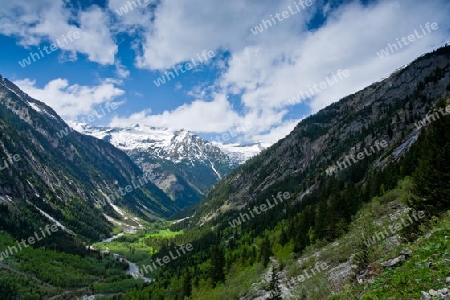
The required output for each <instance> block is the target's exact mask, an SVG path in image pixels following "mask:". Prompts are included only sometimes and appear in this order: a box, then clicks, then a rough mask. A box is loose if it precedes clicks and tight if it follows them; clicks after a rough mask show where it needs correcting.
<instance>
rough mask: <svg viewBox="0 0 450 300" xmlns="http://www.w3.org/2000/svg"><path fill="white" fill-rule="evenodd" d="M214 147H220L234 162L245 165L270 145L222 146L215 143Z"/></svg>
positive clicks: (234, 144) (231, 144) (237, 144)
mask: <svg viewBox="0 0 450 300" xmlns="http://www.w3.org/2000/svg"><path fill="white" fill-rule="evenodd" d="M213 145H215V146H217V147H219V148H220V149H221V150H222V151H223V152H224V153H225V154H227V155H228V157H230V159H231V160H232V161H234V162H237V163H239V164H243V163H245V162H246V161H247V160H249V159H250V158H252V157H253V156H256V155H258V154H259V153H260V152H261V151H263V150H264V149H266V148H268V147H270V144H263V143H252V144H246V145H241V144H239V143H227V144H222V143H217V142H214V143H213Z"/></svg>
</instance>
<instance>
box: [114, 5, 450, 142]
mask: <svg viewBox="0 0 450 300" xmlns="http://www.w3.org/2000/svg"><path fill="white" fill-rule="evenodd" d="M289 6H293V3H292V2H291V1H280V2H276V3H270V4H269V3H264V4H261V3H256V2H255V1H250V0H243V1H240V2H239V4H238V5H236V3H230V2H226V1H219V0H211V1H202V0H194V2H193V3H192V2H189V3H174V2H172V1H161V4H160V5H159V6H157V7H156V9H155V10H154V11H153V16H154V20H153V23H152V25H153V26H152V27H151V29H149V30H146V31H145V32H144V33H143V34H142V45H141V47H142V49H141V50H142V55H140V56H138V58H137V61H136V65H137V66H138V67H140V68H148V69H166V68H169V67H171V66H173V65H174V64H177V63H180V62H183V61H186V60H189V59H190V58H191V57H194V56H195V55H196V53H198V52H200V51H202V50H204V49H206V50H209V49H213V50H214V49H222V50H224V51H228V52H229V53H230V56H229V57H228V58H227V60H226V67H224V68H222V69H220V71H219V72H220V73H219V76H218V79H217V80H216V81H215V82H214V84H213V85H212V86H208V87H204V86H202V85H200V88H199V87H196V88H194V89H193V90H192V91H191V92H190V94H191V95H194V96H196V97H199V98H201V99H203V101H211V102H208V103H210V104H209V105H217V107H227V106H226V105H225V102H223V101H226V100H224V99H228V98H229V97H230V96H232V97H238V98H239V99H240V104H241V105H242V107H243V109H242V111H243V112H244V115H243V116H241V119H245V120H251V122H252V123H253V124H255V131H254V133H255V136H256V137H258V138H263V135H262V134H263V133H267V132H268V131H270V137H271V139H272V140H273V139H275V138H276V137H275V136H278V137H279V138H280V137H282V135H283V134H284V133H285V132H287V131H288V128H291V127H292V128H293V125H294V123H292V124H290V123H289V121H285V122H283V121H282V120H283V118H284V117H285V116H286V114H287V113H288V111H289V109H291V108H292V100H291V99H292V98H293V97H295V96H297V95H298V94H299V92H300V91H308V90H309V89H310V88H313V87H314V86H315V85H319V84H320V83H321V82H324V81H325V82H326V80H327V78H330V79H331V78H333V76H334V75H336V74H337V73H338V72H342V70H348V72H349V74H350V76H348V77H345V78H340V79H339V80H338V81H336V82H334V84H327V86H326V88H324V89H320V90H319V91H317V90H316V92H315V93H314V95H311V96H310V97H305V98H303V99H302V101H299V102H298V103H300V102H302V103H303V105H305V104H306V105H308V106H309V108H310V112H309V113H313V112H316V111H318V110H319V109H321V108H323V107H325V106H326V105H329V104H331V103H332V102H335V101H337V100H339V99H340V98H342V97H344V96H346V95H348V94H351V93H354V92H356V91H357V90H359V89H362V88H364V87H365V86H368V85H370V84H371V83H373V82H374V81H377V80H379V79H380V78H383V77H385V76H387V75H388V74H389V73H391V72H392V71H394V70H395V69H396V68H398V67H401V66H402V65H404V64H407V63H409V62H411V61H412V60H414V59H415V58H416V57H418V56H420V55H421V54H423V53H426V52H428V51H431V50H433V49H435V48H437V47H439V46H441V45H442V44H443V43H444V42H445V41H448V33H449V23H448V21H447V18H448V12H449V11H450V6H449V3H447V2H446V1H444V0H436V1H433V2H426V3H424V2H423V1H418V0H408V1H407V0H397V1H387V0H385V1H377V2H374V3H372V4H370V5H367V6H366V5H362V4H361V3H359V2H357V1H354V2H351V3H349V4H342V5H338V1H327V4H326V5H324V3H323V1H315V2H314V5H313V6H311V7H309V8H306V9H304V10H302V11H300V12H299V13H298V14H297V15H291V16H290V17H289V18H288V19H285V20H283V21H282V22H277V24H276V25H274V26H272V27H269V28H267V29H266V30H264V31H263V32H261V33H259V34H257V35H255V34H253V33H252V32H251V28H254V26H257V25H259V24H260V23H261V21H262V19H264V20H268V19H269V17H270V16H271V15H272V16H275V14H276V13H281V12H282V11H284V10H287V8H288V7H289ZM316 14H321V15H323V16H325V17H326V21H325V22H324V24H322V26H319V27H318V28H315V29H314V30H311V29H310V26H311V23H310V22H311V20H313V17H314V16H315V15H316ZM426 22H436V23H437V24H439V30H436V31H433V32H431V33H430V34H429V35H427V36H424V37H423V38H421V39H420V40H417V41H416V42H415V43H411V44H410V45H408V46H406V47H404V48H403V49H400V50H399V51H397V52H395V53H392V54H391V55H389V56H388V57H385V58H383V59H381V58H380V57H379V56H378V55H377V52H378V51H380V49H383V48H385V47H386V46H387V44H388V43H394V42H396V38H401V37H402V36H407V35H409V34H411V33H414V30H415V29H419V28H420V26H421V25H424V24H425V23H426ZM217 97H219V98H220V99H222V101H219V102H218V101H216V100H215V99H216V98H217ZM202 103H207V102H202ZM204 107H206V105H190V106H182V107H180V108H179V109H175V110H173V111H170V112H169V111H166V112H165V113H164V114H161V115H151V116H147V115H146V116H143V119H142V121H144V120H145V119H146V118H148V119H149V120H153V121H155V120H158V121H163V120H171V121H170V122H167V123H166V124H176V125H177V126H180V127H184V128H186V129H190V130H198V131H201V132H210V131H211V130H212V128H214V130H219V129H220V128H223V127H224V126H225V125H224V124H223V121H222V122H221V125H220V126H216V125H215V124H214V120H211V119H209V118H199V119H197V118H196V117H198V116H200V115H202V113H203V109H204ZM180 112H189V115H191V116H194V118H188V117H187V116H188V115H187V114H186V115H185V116H186V118H185V119H183V120H181V119H177V118H176V117H179V116H180ZM223 114H224V115H225V116H226V115H227V114H230V110H228V109H227V110H224V112H223ZM213 115H214V114H213ZM192 119H195V120H192ZM224 120H228V127H229V128H231V127H232V125H233V123H232V122H234V121H235V120H234V119H233V118H229V117H225V118H224ZM116 121H118V120H116ZM122 121H125V120H122ZM153 121H152V122H153ZM209 122H213V123H209ZM201 123H203V124H204V126H201ZM117 124H118V123H117ZM202 128H203V129H202Z"/></svg>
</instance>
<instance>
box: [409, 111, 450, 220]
mask: <svg viewBox="0 0 450 300" xmlns="http://www.w3.org/2000/svg"><path fill="white" fill-rule="evenodd" d="M442 105H443V104H442V103H441V106H442ZM421 144H422V145H423V147H421V151H422V152H421V154H420V158H419V163H418V166H417V169H416V171H415V173H414V175H413V182H414V192H415V194H416V195H417V197H416V198H414V199H413V200H411V202H410V205H411V206H412V207H413V208H415V209H416V210H426V211H429V212H431V213H433V214H435V213H439V212H440V211H442V210H443V209H446V208H449V207H450V163H449V161H450V116H446V117H441V119H439V120H437V121H435V122H432V123H431V124H430V125H429V128H428V130H427V131H426V132H425V136H424V138H423V140H422V143H421Z"/></svg>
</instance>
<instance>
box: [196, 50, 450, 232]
mask: <svg viewBox="0 0 450 300" xmlns="http://www.w3.org/2000/svg"><path fill="white" fill-rule="evenodd" d="M449 53H450V47H444V48H441V49H439V50H437V51H435V52H433V53H430V54H427V55H424V56H422V57H420V58H418V59H417V60H415V61H414V62H412V63H411V64H410V65H408V66H405V67H404V68H402V69H400V70H398V71H396V72H394V73H393V74H392V75H391V76H389V77H388V78H386V79H384V80H382V81H380V82H376V83H374V84H372V85H371V86H369V87H367V88H365V89H363V90H361V91H359V92H357V93H355V94H353V95H349V96H347V97H345V98H343V99H341V100H340V101H339V102H336V103H334V104H332V105H330V106H328V107H326V108H324V109H322V110H321V111H319V112H318V113H317V114H316V115H314V116H310V117H308V118H306V119H304V120H302V121H301V122H300V123H299V124H298V125H297V126H296V128H295V129H294V130H293V131H292V132H291V133H290V134H289V135H288V136H287V137H285V138H284V139H282V140H280V141H278V142H277V143H276V144H274V145H273V146H272V147H270V148H268V149H266V150H264V151H262V152H261V153H260V154H259V155H258V156H256V157H254V158H252V159H250V160H249V161H247V162H246V163H245V164H244V165H242V166H241V167H240V168H238V169H236V170H234V171H233V172H231V173H230V175H229V176H227V177H226V178H225V179H224V180H222V181H220V182H219V183H218V184H217V185H215V186H214V187H213V188H212V189H211V190H210V191H209V192H208V194H207V196H206V198H205V199H204V200H203V201H202V202H200V203H199V204H198V205H196V207H195V208H194V209H193V211H195V212H196V214H195V215H196V217H195V218H191V219H190V222H191V225H192V226H196V225H198V224H203V223H204V222H203V221H204V220H205V219H208V218H210V217H211V216H217V215H218V213H220V211H221V208H222V211H223V207H225V206H226V208H227V209H236V210H239V209H242V208H244V207H245V206H246V204H248V203H250V202H252V201H253V200H254V199H256V198H257V197H259V196H261V195H265V193H269V196H270V191H271V190H274V189H280V188H285V189H286V190H288V188H289V189H291V188H295V189H297V191H298V190H299V189H300V190H302V191H304V192H305V193H307V192H308V191H310V190H311V189H314V188H316V187H317V184H318V183H319V182H320V179H321V178H323V177H324V176H327V175H328V174H327V172H326V170H327V169H329V168H330V166H333V165H336V164H337V162H339V161H342V160H343V159H344V158H345V157H346V156H347V155H350V154H352V153H354V154H356V153H358V152H361V151H363V149H370V147H372V146H374V145H375V143H376V142H378V143H379V142H381V141H383V140H384V141H386V143H387V144H388V146H387V147H386V149H385V150H381V151H378V152H377V153H376V155H375V156H377V157H378V158H377V160H376V161H375V162H374V163H373V167H382V166H384V165H385V164H387V163H388V162H389V161H393V160H397V159H398V158H399V157H400V156H402V154H403V153H404V152H405V151H406V150H407V149H408V148H409V147H410V146H411V145H412V144H413V143H414V142H415V141H416V140H417V135H418V130H417V129H418V128H419V127H421V126H422V125H421V124H420V123H419V121H421V120H422V119H423V118H424V117H425V116H426V114H427V113H429V112H430V111H431V110H432V108H433V106H434V104H435V103H436V101H437V100H438V99H439V98H440V97H444V98H448V96H449V91H450V59H449V56H450V54H449ZM338 171H339V170H338ZM337 173H338V174H336V175H332V176H339V175H340V174H339V172H337ZM283 191H284V190H283ZM296 200H300V197H299V198H298V199H296Z"/></svg>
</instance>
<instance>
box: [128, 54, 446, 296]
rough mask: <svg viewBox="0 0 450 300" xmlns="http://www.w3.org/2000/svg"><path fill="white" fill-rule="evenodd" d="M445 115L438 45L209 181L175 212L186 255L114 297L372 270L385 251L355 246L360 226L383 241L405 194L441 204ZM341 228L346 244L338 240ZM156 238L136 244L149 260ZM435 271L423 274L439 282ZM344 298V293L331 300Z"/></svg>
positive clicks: (283, 289)
mask: <svg viewBox="0 0 450 300" xmlns="http://www.w3.org/2000/svg"><path fill="white" fill-rule="evenodd" d="M449 113H450V46H446V47H443V48H440V49H438V50H436V51H434V52H433V53H429V54H427V55H424V56H422V57H420V58H418V59H416V60H415V61H414V62H412V63H411V64H410V65H408V66H406V67H404V68H402V69H399V70H397V71H395V72H394V73H393V74H391V75H390V76H389V77H388V78H386V79H383V80H382V81H380V82H377V83H374V84H372V85H371V86H369V87H367V88H365V89H364V90H362V91H359V92H357V93H356V94H354V95H350V96H348V97H345V98H344V99H342V100H340V101H339V102H337V103H334V104H332V105H330V106H328V107H327V108H325V109H323V110H321V111H320V112H319V113H317V114H316V115H313V116H311V117H309V118H307V119H305V120H303V121H302V122H300V123H299V124H298V126H297V127H296V128H295V129H294V130H293V131H292V132H291V133H290V134H289V135H288V136H287V137H286V138H284V139H282V140H280V141H279V142H278V143H276V144H275V145H273V146H272V147H270V148H269V149H267V150H265V151H263V152H262V153H261V154H260V155H258V156H257V157H255V158H253V159H250V160H249V161H248V162H247V163H245V164H244V165H243V166H241V167H239V168H237V169H236V170H234V171H233V172H231V173H230V175H228V176H227V177H226V178H225V179H223V180H221V181H219V182H218V183H217V184H215V185H214V186H213V188H212V189H211V190H210V192H209V193H208V195H207V196H206V198H205V199H204V200H203V201H201V202H200V203H199V204H198V205H196V206H194V207H193V208H192V209H189V210H186V211H184V212H183V213H181V214H179V215H177V217H178V218H182V219H181V220H177V221H175V222H173V225H172V226H171V228H170V229H171V230H172V231H175V230H176V231H178V230H180V229H184V234H183V235H178V236H177V237H176V239H175V240H176V244H187V243H191V244H192V245H193V248H194V249H195V253H192V254H188V255H186V257H185V259H184V260H180V261H177V264H173V265H171V266H170V267H169V266H167V268H165V269H162V270H157V271H156V272H155V273H156V274H157V276H158V281H157V282H155V284H153V285H152V286H151V287H149V288H145V287H144V288H142V289H134V290H132V291H128V292H127V295H126V297H125V299H135V298H139V297H142V298H145V297H147V298H148V299H150V298H153V297H159V296H160V295H169V294H168V293H167V292H166V291H167V287H168V286H170V287H171V289H170V293H171V294H177V295H178V294H179V295H181V296H180V297H181V299H182V298H183V297H186V296H188V297H191V298H192V299H242V300H244V299H246V300H248V299H267V298H269V297H272V299H279V297H280V294H282V295H283V296H284V297H286V298H289V297H292V299H325V298H326V297H327V296H328V295H331V294H333V293H334V292H338V291H342V288H343V287H344V285H346V284H348V286H349V285H350V284H352V283H353V282H354V279H355V277H356V275H358V274H360V275H361V276H365V275H367V274H366V273H365V272H366V271H367V272H369V273H370V272H371V271H377V270H374V269H371V268H370V266H368V262H370V260H369V257H368V256H369V255H368V253H370V254H373V253H374V252H375V253H376V254H379V253H382V254H383V253H391V250H393V249H383V248H380V247H381V245H382V244H381V243H380V244H377V245H376V247H374V249H367V248H368V246H367V245H366V244H365V243H364V242H366V238H364V237H361V236H360V234H361V232H365V233H368V234H369V236H370V237H372V236H374V235H375V234H377V236H378V235H379V233H383V234H384V238H386V239H389V240H390V241H391V240H395V238H396V236H392V237H391V235H390V234H388V233H386V232H387V231H388V230H391V231H392V228H393V227H392V226H389V229H387V228H386V226H387V225H389V224H390V225H392V223H391V222H389V220H387V219H388V218H390V219H391V220H393V219H394V218H396V217H403V216H404V215H403V213H407V212H408V211H409V210H410V208H411V207H412V208H413V213H414V212H415V213H416V215H417V213H418V212H419V213H420V211H419V210H420V208H419V209H417V206H412V205H411V203H414V202H411V201H410V200H411V199H415V200H414V201H417V202H418V203H421V202H423V204H422V205H425V206H426V207H433V208H434V206H436V202H439V201H435V199H436V198H445V199H439V200H440V201H442V202H443V203H446V204H447V207H449V206H448V200H447V199H448V197H447V194H448V165H447V164H446V163H445V162H446V159H447V158H448V157H449V153H450V152H449V151H448V150H449V147H448V144H449V142H448V134H446V133H447V131H448V128H449V124H450V123H449ZM444 116H446V117H444ZM430 123H432V124H431V125H430ZM433 127H435V130H434V131H432V132H434V133H433V134H431V135H430V139H424V135H423V133H430V128H433ZM425 128H426V130H425ZM419 129H420V130H419ZM422 129H423V130H422ZM444 133H445V134H444ZM431 137H433V140H434V142H433V143H431V142H429V141H432V139H431ZM440 138H442V139H443V141H442V140H441V139H440ZM427 147H429V148H430V151H425V150H426V149H427ZM361 155H362V156H361ZM428 162H433V164H432V165H430V164H428V165H427V163H428ZM420 170H422V175H421V177H422V178H423V177H426V178H427V181H428V182H427V185H426V186H425V188H424V189H423V190H425V191H426V192H427V195H426V196H423V195H421V194H413V191H412V188H411V187H410V184H409V182H410V179H409V178H408V176H411V175H415V174H417V172H418V171H420ZM437 170H439V172H436V171H437ZM432 171H433V172H432ZM443 172H446V173H445V174H444V175H442V174H443ZM428 175H430V176H428ZM413 178H414V176H413ZM399 180H400V182H399ZM402 180H403V181H402ZM397 183H399V185H398V184H397ZM443 183H444V184H443ZM396 187H397V190H396ZM438 194H440V195H443V196H442V197H439V195H438ZM430 195H431V196H430ZM281 197H282V198H283V199H284V201H283V200H282V199H281ZM380 197H381V200H380ZM275 198H276V199H275ZM430 199H434V201H432V202H430V201H431V200H430ZM276 201H278V202H276ZM380 204H382V205H380ZM372 205H373V209H372V207H371V206H372ZM406 205H408V206H409V208H407V207H405V206H406ZM367 206H369V207H367ZM365 208H368V209H365ZM380 212H382V214H380ZM359 213H361V214H363V215H364V214H369V216H370V219H368V218H365V217H364V216H362V217H360V216H358V214H359ZM399 213H402V214H399ZM408 217H409V216H408ZM410 217H411V218H413V215H411V216H410ZM432 219H433V218H430V221H432ZM355 220H356V222H354V221H355ZM368 221H369V222H368ZM353 226H356V230H355V229H353V228H352V227H353ZM402 226H405V227H408V226H409V225H401V227H402ZM358 227H363V228H362V229H361V230H360V229H359V228H358ZM412 227H420V226H419V224H418V223H416V225H414V226H413V225H411V226H410V228H412ZM381 229H383V231H381ZM408 229H409V228H408ZM395 230H399V229H397V226H395ZM355 232H356V234H355ZM348 233H349V235H350V236H351V237H352V240H351V241H348V240H347V241H346V242H345V243H343V246H341V247H339V245H340V244H339V243H340V242H341V240H339V239H341V238H342V239H346V238H347V237H349V235H346V234H348ZM382 237H383V235H382ZM378 239H379V238H378ZM169 242H170V241H165V243H169ZM331 242H333V243H331ZM161 244H162V245H164V243H163V242H161V241H158V243H156V242H153V241H151V240H148V245H151V246H155V247H156V246H159V247H160V249H161V251H160V252H159V253H158V254H157V255H155V257H152V259H155V258H156V257H158V258H160V259H161V258H162V257H164V255H168V254H167V253H168V250H167V249H163V247H161ZM324 246H325V247H324ZM441 246H442V245H440V246H439V247H438V246H437V247H436V250H439V251H441V250H442V248H443V247H441ZM447 248H448V247H447ZM316 249H318V250H317V251H316ZM336 249H338V250H337V251H336ZM341 249H343V250H345V252H344V253H341V252H340V251H341ZM322 250H324V251H326V252H325V253H326V254H327V256H326V257H323V256H322V253H321V251H322ZM402 250H403V249H402ZM428 250H429V249H428ZM395 253H398V252H396V251H395ZM441 254H442V253H441ZM396 255H398V254H396ZM405 255H408V254H405ZM391 258H394V257H389V258H388V259H391ZM440 258H442V256H435V259H436V260H437V259H439V260H440ZM383 262H384V261H383ZM426 262H427V261H422V262H421V263H426ZM441 265H443V264H441ZM430 266H431V265H428V267H430ZM433 269H434V268H433ZM447 271H448V270H445V272H447ZM359 272H362V273H359ZM418 272H421V271H418ZM386 273H387V275H389V274H392V272H391V271H390V270H387V271H386ZM443 273H444V272H441V273H440V274H434V275H438V276H435V277H434V278H441V279H442V275H443ZM272 275H274V276H272ZM389 277H390V276H389ZM398 278H401V280H398V282H395V284H396V286H408V284H410V283H414V280H415V278H409V279H408V280H410V281H411V282H408V284H405V281H404V280H403V277H402V276H401V275H400V276H397V279H398ZM359 279H361V278H359ZM444 279H445V278H444ZM362 280H363V281H364V278H363V279H362ZM383 284H384V285H385V286H386V287H387V288H390V286H392V284H391V282H386V281H384V282H383ZM424 286H426V285H423V284H422V285H421V288H422V287H424ZM433 287H434V286H433ZM435 287H436V288H442V286H435ZM364 288H366V287H364ZM407 288H409V287H407ZM386 292H387V293H389V292H390V291H389V290H387V291H386ZM277 295H278V296H277ZM350 298H352V299H353V297H348V295H347V294H345V295H344V297H342V298H339V299H350ZM408 299H411V297H408Z"/></svg>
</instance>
